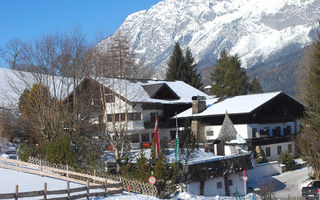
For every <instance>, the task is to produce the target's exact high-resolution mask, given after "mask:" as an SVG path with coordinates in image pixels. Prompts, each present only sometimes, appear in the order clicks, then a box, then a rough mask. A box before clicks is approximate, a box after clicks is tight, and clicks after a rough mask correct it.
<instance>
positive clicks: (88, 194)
mask: <svg viewBox="0 0 320 200" xmlns="http://www.w3.org/2000/svg"><path fill="white" fill-rule="evenodd" d="M89 190H90V185H89V179H87V200H89V197H90V193H89Z"/></svg>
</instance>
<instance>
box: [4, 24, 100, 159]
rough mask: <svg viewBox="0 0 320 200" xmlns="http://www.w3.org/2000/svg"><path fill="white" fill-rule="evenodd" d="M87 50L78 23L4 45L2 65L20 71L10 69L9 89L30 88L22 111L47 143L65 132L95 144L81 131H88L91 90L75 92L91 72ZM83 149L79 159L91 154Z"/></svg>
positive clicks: (73, 139)
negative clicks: (13, 75) (68, 27)
mask: <svg viewBox="0 0 320 200" xmlns="http://www.w3.org/2000/svg"><path fill="white" fill-rule="evenodd" d="M91 49H92V47H91V46H90V45H89V44H88V42H87V40H86V38H85V36H84V35H83V34H82V33H81V31H80V30H79V29H78V28H74V29H73V30H72V31H70V32H66V33H63V34H61V33H56V34H48V35H45V36H42V37H40V38H39V39H36V40H34V41H31V42H22V41H20V40H13V41H11V42H9V43H8V45H7V51H6V55H5V58H6V61H7V64H8V66H9V67H10V68H12V69H17V70H19V71H15V75H16V76H15V78H14V79H12V80H11V81H10V80H9V81H10V85H11V87H12V90H14V91H16V92H17V93H19V94H22V91H23V90H24V89H25V88H26V87H27V88H28V89H30V90H31V89H32V88H34V92H33V93H32V92H30V95H29V96H28V103H29V105H28V109H29V112H28V109H26V110H25V111H26V113H27V115H26V116H27V118H28V119H30V121H32V122H33V128H34V130H35V131H36V132H38V133H39V134H41V135H43V136H44V137H45V140H46V141H47V142H50V141H51V140H52V139H54V138H56V137H60V136H68V137H69V136H70V137H71V141H70V142H71V143H72V144H73V145H77V143H80V142H81V143H82V144H79V145H80V146H82V147H83V148H86V149H87V150H88V148H92V147H97V146H99V145H96V146H92V147H90V146H89V143H91V142H90V141H88V140H90V137H89V136H88V135H85V134H88V133H89V132H91V131H88V128H89V126H90V125H89V124H90V123H89V115H90V112H89V111H90V109H91V108H90V106H91V104H90V103H88V102H89V100H91V98H92V94H91V93H82V92H81V91H80V90H81V88H80V87H81V85H80V82H81V81H82V80H83V79H84V78H85V77H87V76H89V75H90V73H91V69H89V68H88V67H90V66H91V65H89V63H90V62H89V56H90V52H91ZM31 94H33V95H31ZM80 94H81V95H80ZM26 113H25V114H26ZM22 117H23V115H22ZM86 141H88V142H86ZM97 144H98V142H97ZM76 150H79V148H76ZM82 152H83V153H84V154H83V155H81V156H76V157H77V159H80V160H79V163H81V162H82V161H83V160H84V159H85V158H84V157H87V158H88V157H90V154H89V153H90V152H86V153H85V151H82ZM86 154H87V155H86Z"/></svg>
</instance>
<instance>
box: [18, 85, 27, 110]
mask: <svg viewBox="0 0 320 200" xmlns="http://www.w3.org/2000/svg"><path fill="white" fill-rule="evenodd" d="M29 93H30V90H28V89H24V90H23V93H22V94H21V96H20V97H19V103H18V108H19V112H20V113H22V112H23V111H24V109H25V106H26V104H27V102H28V95H29Z"/></svg>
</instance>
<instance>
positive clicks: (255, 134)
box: [252, 128, 257, 138]
mask: <svg viewBox="0 0 320 200" xmlns="http://www.w3.org/2000/svg"><path fill="white" fill-rule="evenodd" d="M252 137H253V138H255V137H257V128H252Z"/></svg>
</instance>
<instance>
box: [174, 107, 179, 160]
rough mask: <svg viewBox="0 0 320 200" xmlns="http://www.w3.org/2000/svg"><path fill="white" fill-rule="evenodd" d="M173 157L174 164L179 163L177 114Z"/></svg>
mask: <svg viewBox="0 0 320 200" xmlns="http://www.w3.org/2000/svg"><path fill="white" fill-rule="evenodd" d="M174 156H175V159H176V162H179V130H178V119H177V113H176V139H175V143H174Z"/></svg>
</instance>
